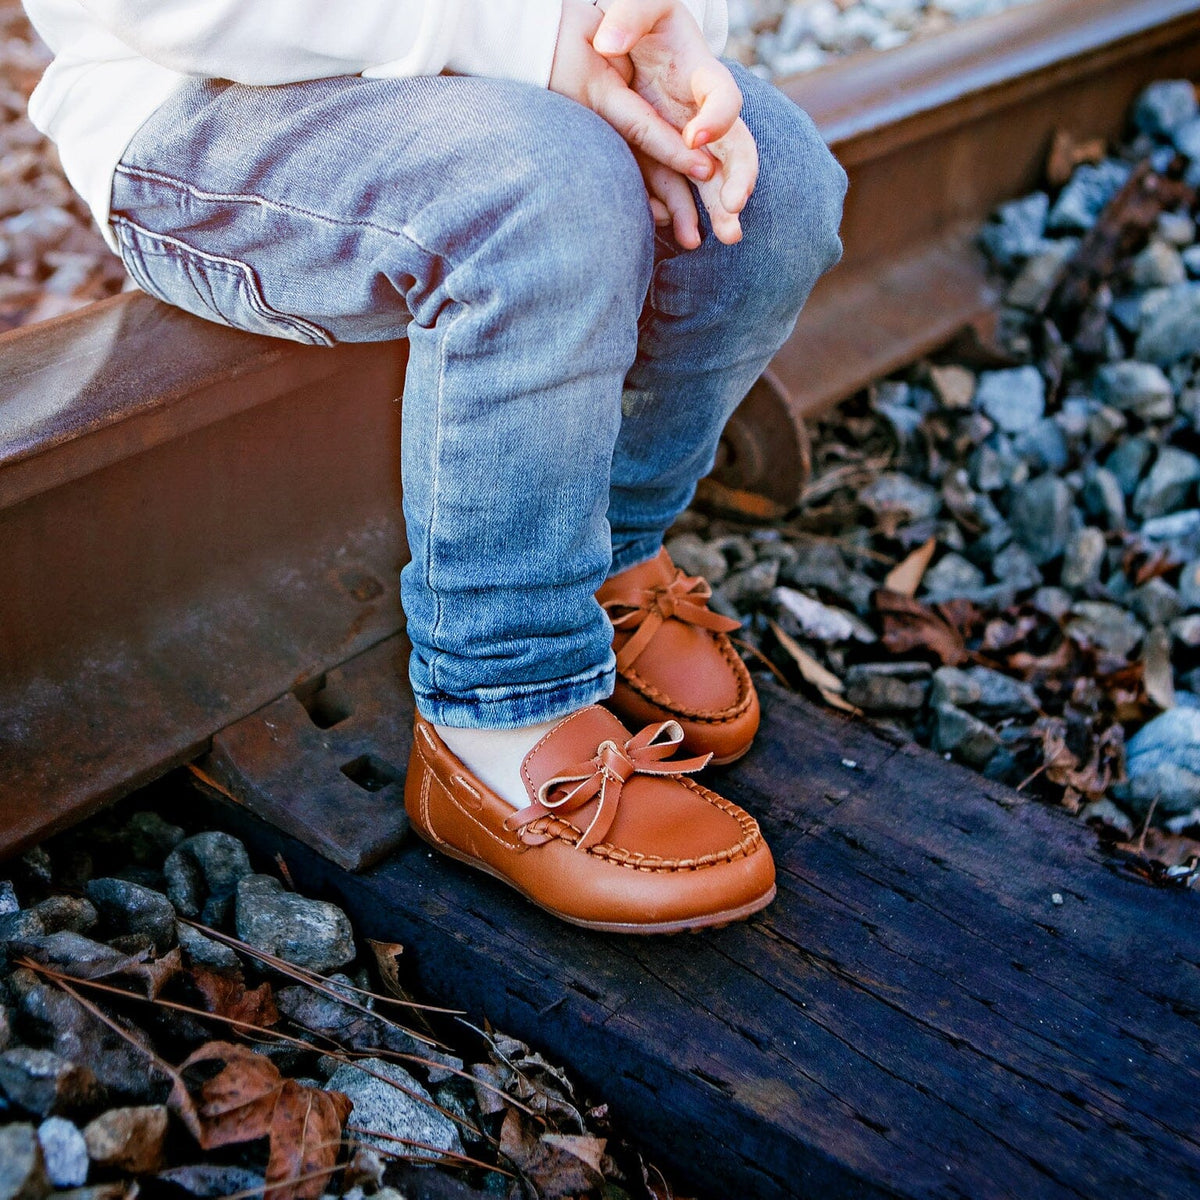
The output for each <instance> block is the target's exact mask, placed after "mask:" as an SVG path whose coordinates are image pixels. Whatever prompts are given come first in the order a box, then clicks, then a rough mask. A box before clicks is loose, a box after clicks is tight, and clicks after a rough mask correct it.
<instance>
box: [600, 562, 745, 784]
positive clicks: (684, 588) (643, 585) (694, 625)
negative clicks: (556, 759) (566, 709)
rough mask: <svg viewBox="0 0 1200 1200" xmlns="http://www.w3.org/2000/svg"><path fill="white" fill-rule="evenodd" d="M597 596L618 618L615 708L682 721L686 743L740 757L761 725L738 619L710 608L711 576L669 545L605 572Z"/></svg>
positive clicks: (632, 717)
mask: <svg viewBox="0 0 1200 1200" xmlns="http://www.w3.org/2000/svg"><path fill="white" fill-rule="evenodd" d="M596 599H597V600H598V601H599V602H600V605H601V607H603V609H604V611H605V612H606V613H607V614H608V616H609V620H610V621H611V622H612V626H613V652H614V653H615V654H616V658H617V682H616V686H615V688H614V690H613V695H612V699H611V700H610V701H609V705H610V707H611V708H612V710H613V712H615V713H616V714H617V715H618V716H619V717H620V718H621V719H622V720H623V721H625V722H626V723H627V724H629V725H630V726H631V727H633V728H635V729H639V728H641V727H642V726H643V725H649V724H652V723H654V724H657V723H659V722H662V721H678V722H679V724H680V725H681V726H682V727H683V746H684V749H686V750H688V751H690V752H691V753H692V754H711V755H712V756H713V762H714V763H716V764H720V763H728V762H732V761H733V760H734V759H735V758H740V757H741V755H743V754H744V753H745V752H746V751H747V750H748V749H749V748H750V743H751V741H752V740H753V738H754V734H755V732H756V731H757V730H758V719H759V712H758V696H757V695H756V694H755V690H754V683H753V681H752V680H751V678H750V672H749V671H748V670H747V669H746V664H745V663H744V662H742V660H741V657H740V656H739V655H738V652H737V651H736V650H735V649H734V647H733V643H732V642H730V640H729V636H728V635H729V634H730V633H732V632H733V631H734V630H735V629H737V628H738V627H739V625H740V622H738V621H735V620H733V619H732V618H731V617H727V616H724V615H723V614H721V613H718V612H713V610H712V609H710V608H709V606H708V602H709V601H710V600H711V599H712V588H711V587H710V586H709V583H708V581H707V580H706V579H704V578H702V577H701V576H698V575H686V574H684V572H683V571H681V570H680V569H679V568H678V567H676V566H675V564H674V563H673V562H672V561H671V557H670V555H669V554H668V553H667V551H666V550H665V549H663V550H660V551H659V553H658V555H657V556H656V557H654V558H652V559H649V560H648V561H647V562H644V563H639V564H638V565H637V566H635V567H630V568H628V569H627V570H625V571H621V572H619V573H618V574H616V575H614V576H613V577H612V578H611V579H609V580H607V581H606V582H605V583H604V585H603V586H602V587H601V588H600V590H599V591H598V592H597V593H596Z"/></svg>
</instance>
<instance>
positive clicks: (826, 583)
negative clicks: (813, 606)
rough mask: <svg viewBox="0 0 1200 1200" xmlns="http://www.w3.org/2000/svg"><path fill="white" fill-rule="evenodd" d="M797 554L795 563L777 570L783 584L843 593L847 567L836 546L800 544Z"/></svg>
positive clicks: (825, 543)
mask: <svg viewBox="0 0 1200 1200" xmlns="http://www.w3.org/2000/svg"><path fill="white" fill-rule="evenodd" d="M797 551H798V554H797V557H796V561H795V562H794V563H791V564H789V565H786V566H784V567H782V568H781V570H780V575H781V577H782V579H783V580H784V582H785V583H789V584H792V585H794V586H796V587H808V588H820V589H822V590H823V591H827V592H833V593H835V594H837V593H840V592H842V591H843V590H844V588H845V586H846V578H847V576H848V575H849V568H848V567H847V566H846V560H845V559H844V558H843V557H842V553H841V551H840V550H839V549H838V548H837V546H835V545H834V544H833V543H832V542H815V541H814V542H802V543H801V544H800V545H799V546H798V547H797Z"/></svg>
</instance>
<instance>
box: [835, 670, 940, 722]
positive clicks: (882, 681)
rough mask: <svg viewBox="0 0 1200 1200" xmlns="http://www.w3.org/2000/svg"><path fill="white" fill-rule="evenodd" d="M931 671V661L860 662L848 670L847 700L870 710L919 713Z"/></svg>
mask: <svg viewBox="0 0 1200 1200" xmlns="http://www.w3.org/2000/svg"><path fill="white" fill-rule="evenodd" d="M929 674H930V667H929V665H928V664H927V663H903V662H901V663H894V662H893V663H859V664H858V665H857V666H853V667H851V668H850V670H849V671H847V672H846V677H845V681H844V682H845V685H846V693H845V694H846V699H847V700H848V701H849V702H850V703H851V704H853V705H856V706H857V707H858V708H862V709H866V711H867V712H916V711H917V710H918V709H920V708H921V707H922V705H924V703H925V693H926V691H927V690H928V688H929Z"/></svg>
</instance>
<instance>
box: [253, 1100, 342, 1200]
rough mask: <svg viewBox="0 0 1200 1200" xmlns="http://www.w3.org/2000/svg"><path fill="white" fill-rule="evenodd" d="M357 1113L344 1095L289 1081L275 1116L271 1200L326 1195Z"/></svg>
mask: <svg viewBox="0 0 1200 1200" xmlns="http://www.w3.org/2000/svg"><path fill="white" fill-rule="evenodd" d="M353 1107H354V1106H353V1104H351V1102H350V1097H349V1096H347V1095H346V1094H345V1093H344V1092H324V1091H320V1090H319V1089H317V1088H312V1087H305V1086H304V1085H303V1084H301V1083H297V1082H296V1080H294V1079H286V1080H284V1082H283V1087H282V1088H280V1090H279V1097H278V1099H277V1100H276V1103H275V1108H274V1112H273V1113H272V1115H271V1133H270V1137H271V1153H270V1157H269V1158H268V1159H267V1173H266V1182H267V1185H268V1191H267V1195H268V1196H270V1197H271V1200H317V1197H318V1196H320V1195H321V1194H322V1193H323V1192H324V1191H325V1190H326V1188H327V1186H328V1183H329V1174H330V1172H331V1171H332V1170H333V1168H334V1167H335V1166H336V1165H337V1160H338V1153H339V1151H340V1149H341V1141H342V1129H343V1127H344V1126H345V1124H346V1118H347V1117H349V1115H350V1111H351V1109H352V1108H353ZM289 1180H291V1181H293V1182H290V1183H289V1182H288V1181H289Z"/></svg>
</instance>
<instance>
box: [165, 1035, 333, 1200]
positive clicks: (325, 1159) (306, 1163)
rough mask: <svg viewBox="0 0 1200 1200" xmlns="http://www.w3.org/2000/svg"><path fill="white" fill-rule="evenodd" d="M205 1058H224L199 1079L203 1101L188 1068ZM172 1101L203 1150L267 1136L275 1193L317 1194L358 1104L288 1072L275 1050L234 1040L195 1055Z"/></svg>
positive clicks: (291, 1199)
mask: <svg viewBox="0 0 1200 1200" xmlns="http://www.w3.org/2000/svg"><path fill="white" fill-rule="evenodd" d="M205 1063H220V1064H222V1065H221V1069H220V1070H219V1071H218V1072H217V1073H216V1074H215V1075H214V1076H212V1078H210V1079H207V1080H205V1082H204V1083H202V1084H201V1085H200V1088H199V1101H197V1100H196V1099H195V1098H194V1097H193V1096H192V1094H191V1092H189V1091H188V1090H187V1087H186V1084H185V1082H184V1080H183V1073H184V1072H185V1071H187V1070H189V1069H190V1068H193V1067H196V1066H199V1065H201V1064H205ZM167 1104H168V1106H169V1107H170V1109H171V1111H172V1112H174V1113H175V1114H176V1116H178V1117H179V1119H180V1120H181V1121H182V1122H183V1123H184V1125H186V1126H187V1128H188V1130H189V1132H190V1133H191V1134H192V1136H193V1137H194V1138H195V1139H196V1141H197V1142H198V1143H199V1145H200V1147H201V1149H203V1150H212V1149H215V1148H216V1147H218V1146H230V1145H236V1144H240V1143H241V1142H252V1141H256V1140H257V1139H259V1138H263V1137H265V1138H269V1139H270V1153H269V1158H268V1161H267V1175H266V1178H267V1183H268V1184H269V1185H270V1195H271V1197H272V1198H273V1200H317V1197H319V1196H320V1195H321V1194H322V1193H323V1192H324V1191H325V1190H326V1185H327V1183H328V1176H329V1173H330V1172H331V1171H332V1170H333V1168H334V1167H335V1166H336V1164H337V1160H338V1155H339V1152H340V1149H341V1141H342V1131H343V1128H344V1126H345V1123H346V1118H347V1117H349V1115H350V1111H351V1108H352V1105H351V1102H350V1098H349V1097H348V1096H346V1095H345V1094H344V1093H342V1092H326V1091H322V1090H321V1089H320V1088H311V1087H307V1086H306V1085H304V1084H302V1083H298V1082H297V1081H296V1080H294V1079H284V1078H283V1076H282V1075H281V1074H280V1073H279V1068H278V1067H277V1066H276V1065H275V1064H274V1063H273V1062H272V1061H271V1060H270V1059H269V1058H266V1057H265V1056H264V1055H262V1054H258V1053H256V1052H255V1051H253V1050H251V1049H249V1048H248V1047H246V1046H238V1045H234V1044H233V1043H231V1042H209V1043H208V1044H207V1045H204V1046H201V1047H200V1049H199V1050H197V1051H196V1052H195V1053H194V1054H192V1055H189V1057H188V1058H187V1059H186V1061H185V1062H184V1063H183V1064H182V1065H181V1066H180V1068H179V1072H178V1076H177V1078H176V1082H175V1085H174V1087H173V1088H172V1089H171V1095H170V1097H169V1098H168V1100H167Z"/></svg>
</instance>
